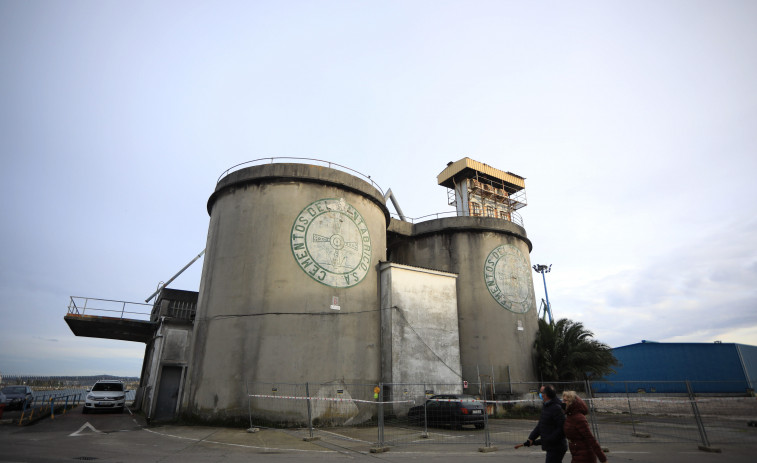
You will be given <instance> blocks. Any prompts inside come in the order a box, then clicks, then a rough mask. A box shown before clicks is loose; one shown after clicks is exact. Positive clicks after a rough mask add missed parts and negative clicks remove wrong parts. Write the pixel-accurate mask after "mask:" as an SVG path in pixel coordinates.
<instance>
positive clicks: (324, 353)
mask: <svg viewBox="0 0 757 463" xmlns="http://www.w3.org/2000/svg"><path fill="white" fill-rule="evenodd" d="M208 212H209V214H210V225H209V229H208V239H207V245H206V254H205V261H204V265H203V270H202V279H201V282H200V293H199V302H198V308H197V316H196V319H195V327H194V335H193V347H192V358H191V359H190V365H189V368H188V374H187V380H186V383H185V387H184V396H183V401H182V404H183V407H182V409H183V410H184V412H185V413H186V414H188V415H189V416H192V417H195V418H199V419H201V420H206V421H222V420H226V421H229V420H239V419H247V417H248V391H249V390H251V389H252V388H253V386H251V385H254V384H259V383H261V382H279V383H299V384H304V383H305V382H309V383H310V384H314V385H317V384H327V383H330V384H333V385H336V386H335V389H339V390H340V393H342V394H344V397H348V396H350V395H351V394H353V395H358V394H355V393H354V392H355V391H351V390H350V387H351V386H350V385H352V384H362V385H365V384H376V383H377V382H378V381H379V378H380V372H379V368H380V339H379V326H380V313H379V307H380V305H379V300H378V298H379V295H378V273H377V271H376V268H377V265H378V262H379V261H380V260H385V254H386V227H387V223H388V221H389V212H388V210H387V208H386V205H385V201H384V199H383V196H382V194H381V193H380V192H379V191H378V190H377V189H376V188H375V187H374V186H372V185H371V184H369V183H367V182H365V181H363V180H361V179H359V178H357V177H355V176H352V175H349V174H347V173H345V172H342V171H338V170H334V169H330V168H327V167H321V166H315V165H305V164H265V165H256V166H253V167H248V168H245V169H242V170H238V171H235V172H233V173H231V174H229V175H227V176H226V177H224V178H223V179H222V180H221V181H220V182H219V183H218V185H217V186H216V189H215V192H214V193H213V194H212V195H211V196H210V199H209V200H208ZM313 387H317V386H311V390H310V393H311V394H312V395H318V393H319V391H318V390H313ZM282 392H284V391H282ZM298 392H299V393H304V391H298ZM269 393H270V389H269ZM323 393H324V394H326V392H323ZM334 394H335V391H329V392H328V394H326V395H328V396H334ZM299 402H300V403H299V404H298V406H292V401H288V402H287V401H283V400H278V401H277V400H266V401H262V400H261V401H256V400H255V399H254V398H253V400H252V402H251V404H252V409H253V414H254V415H256V416H261V417H263V418H266V417H269V418H271V419H273V420H276V421H279V422H281V421H282V420H284V421H290V422H304V421H305V420H306V418H307V414H306V408H305V407H303V406H302V401H299ZM355 414H357V411H356V410H355ZM314 418H317V416H316V417H314ZM332 418H333V417H332ZM342 418H344V419H348V418H354V416H352V417H342Z"/></svg>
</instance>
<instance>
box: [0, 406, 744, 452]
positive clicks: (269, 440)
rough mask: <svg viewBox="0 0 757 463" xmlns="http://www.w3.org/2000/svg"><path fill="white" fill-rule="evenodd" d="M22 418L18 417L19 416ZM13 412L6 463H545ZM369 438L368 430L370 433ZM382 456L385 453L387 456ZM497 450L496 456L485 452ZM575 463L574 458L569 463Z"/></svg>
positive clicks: (428, 445)
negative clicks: (31, 417) (25, 421)
mask: <svg viewBox="0 0 757 463" xmlns="http://www.w3.org/2000/svg"><path fill="white" fill-rule="evenodd" d="M14 413H18V412H14ZM14 413H7V412H6V414H5V416H3V419H2V420H0V461H1V462H50V461H106V462H161V463H171V462H177V463H193V462H216V461H219V462H220V461H223V462H224V463H235V462H269V461H271V462H281V463H286V462H303V461H305V462H334V461H340V460H344V461H371V462H396V463H400V462H410V461H414V462H416V461H430V460H433V461H434V462H439V463H452V462H468V461H508V462H541V461H544V453H543V452H542V451H541V450H539V449H533V448H521V449H517V450H516V449H514V448H512V446H506V447H503V446H499V447H497V448H496V449H493V448H485V447H484V448H481V446H479V445H471V444H449V443H444V444H441V443H435V442H434V441H433V439H431V440H430V441H427V442H424V443H422V444H418V445H413V444H405V445H399V446H388V447H387V448H384V449H378V448H376V447H375V445H374V444H373V443H372V442H371V439H370V437H372V435H371V436H368V435H366V436H365V437H366V438H361V436H360V435H359V433H357V431H356V433H355V434H352V435H349V434H348V433H330V432H324V431H321V432H319V433H318V435H319V436H318V437H319V438H318V439H316V440H308V439H306V438H307V437H309V436H308V433H307V431H302V430H286V431H284V430H274V429H259V430H257V431H256V432H250V431H252V429H250V430H245V429H235V428H217V427H207V426H176V425H150V424H148V423H147V422H145V420H144V418H143V417H142V416H141V415H136V414H132V413H131V412H129V411H128V410H127V411H125V412H124V413H121V414H101V413H94V414H86V415H84V414H82V413H81V407H78V408H75V409H73V410H70V411H68V412H67V413H65V414H59V415H56V416H55V417H54V418H50V417H47V418H44V419H41V420H39V421H36V422H34V423H33V424H30V425H25V426H19V425H18V424H16V423H17V418H16V419H15V420H14ZM365 432H366V433H368V432H370V431H368V430H366V431H365ZM382 450H385V451H382ZM481 450H493V451H481ZM609 450H610V451H609V453H608V454H607V455H608V460H609V461H610V462H626V461H633V462H650V463H671V462H687V463H688V462H690V463H710V462H719V463H721V462H722V463H724V462H729V463H730V462H736V463H739V462H745V463H746V462H749V463H751V462H753V461H755V457H754V455H755V454H757V446H755V445H753V444H745V445H729V446H728V447H723V448H720V450H721V452H720V453H711V452H705V451H702V450H698V449H697V447H696V445H692V444H690V443H689V444H623V445H613V447H612V448H610V449H609ZM563 461H565V462H566V463H567V462H569V461H570V455H569V454H568V455H566V457H565V458H564V460H563Z"/></svg>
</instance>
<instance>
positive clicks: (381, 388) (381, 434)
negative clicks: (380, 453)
mask: <svg viewBox="0 0 757 463" xmlns="http://www.w3.org/2000/svg"><path fill="white" fill-rule="evenodd" d="M378 387H379V402H378V407H379V408H378V438H379V441H378V445H379V448H383V447H384V383H379V385H378Z"/></svg>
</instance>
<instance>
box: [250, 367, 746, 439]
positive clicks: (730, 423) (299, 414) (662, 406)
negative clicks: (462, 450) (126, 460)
mask: <svg viewBox="0 0 757 463" xmlns="http://www.w3.org/2000/svg"><path fill="white" fill-rule="evenodd" d="M649 383H650V382H644V383H643V384H649ZM654 383H655V384H662V383H673V382H669V381H668V382H665V381H656V382H654ZM678 383H679V384H666V387H665V388H668V387H670V388H673V389H674V390H683V391H687V392H685V393H657V392H651V389H652V388H651V387H650V386H648V385H647V386H646V387H644V386H640V385H641V384H642V383H641V382H628V384H627V386H628V387H627V390H628V392H626V393H622V394H618V393H613V394H608V393H597V392H596V390H597V389H600V387H599V386H600V385H601V384H602V383H597V382H576V383H554V386H555V388H556V389H557V390H558V394H560V393H561V392H562V391H567V390H573V391H576V392H577V394H578V395H579V396H580V397H581V398H583V399H584V400H585V401H586V403H587V404H588V406H589V408H590V413H589V416H588V419H589V422H590V424H591V427H592V431H593V433H594V435H595V436H596V437H597V439H598V440H599V441H600V443H601V444H602V445H603V446H608V445H612V444H620V443H622V444H632V443H646V444H649V443H687V442H688V443H691V444H692V445H694V446H699V447H701V448H713V447H716V446H719V445H723V444H734V445H744V444H747V443H749V444H757V427H751V426H749V425H748V423H750V422H751V421H754V420H757V398H755V397H754V394H753V393H752V392H750V391H744V393H743V394H733V393H731V394H724V395H719V394H717V393H707V394H697V393H695V392H694V391H695V390H697V388H699V389H703V385H702V384H696V383H695V382H687V381H682V382H678ZM540 386H541V384H540V383H525V382H520V383H508V384H507V385H497V384H491V383H482V384H478V383H472V384H350V383H344V382H334V383H325V384H323V383H318V384H316V383H303V384H291V383H275V382H255V383H247V384H246V388H247V399H248V407H249V419H250V428H260V427H277V428H285V429H288V430H289V432H292V433H294V434H297V435H298V436H301V437H303V438H305V439H317V438H322V439H329V440H332V441H333V440H337V441H340V442H341V443H342V445H349V446H358V447H359V446H363V447H370V448H385V447H392V446H406V445H424V444H427V443H428V444H430V443H433V444H446V443H449V444H470V445H475V446H478V447H479V448H482V449H485V448H488V447H494V446H507V445H515V444H518V443H522V442H523V441H525V440H526V438H527V437H528V434H529V433H530V431H531V430H532V429H533V427H534V426H535V425H536V420H538V416H539V413H540V411H541V406H542V401H541V399H539V397H538V390H539V387H540ZM665 388H663V389H665ZM681 388H682V389H681ZM497 390H500V391H504V390H507V391H513V390H514V391H521V392H507V393H497V392H492V391H497ZM642 391H643V392H642ZM460 394H464V395H467V397H460V396H459V395H460Z"/></svg>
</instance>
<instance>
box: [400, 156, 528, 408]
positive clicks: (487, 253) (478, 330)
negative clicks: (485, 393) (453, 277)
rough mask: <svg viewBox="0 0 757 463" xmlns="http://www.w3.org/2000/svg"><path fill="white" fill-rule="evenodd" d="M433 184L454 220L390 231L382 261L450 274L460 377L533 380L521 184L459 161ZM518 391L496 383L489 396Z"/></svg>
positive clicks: (493, 380)
mask: <svg viewBox="0 0 757 463" xmlns="http://www.w3.org/2000/svg"><path fill="white" fill-rule="evenodd" d="M438 182H439V184H440V185H442V186H446V187H448V188H449V190H450V194H449V198H450V204H452V205H454V206H456V209H457V214H456V215H457V216H455V217H448V218H441V219H436V220H430V221H426V222H420V223H416V224H414V225H413V226H412V228H408V227H400V226H396V227H395V226H390V228H389V252H388V253H389V259H390V260H391V261H392V262H397V263H400V264H406V265H412V266H418V267H425V268H431V269H437V270H441V271H444V272H450V273H454V274H457V275H458V278H457V283H456V284H457V312H458V329H459V336H460V359H461V364H462V376H463V378H462V379H463V380H465V381H468V382H471V383H478V382H479V381H481V382H484V383H499V384H502V383H509V382H510V381H511V380H512V381H532V380H535V377H536V374H535V364H534V355H533V343H534V340H535V336H536V332H537V331H538V314H537V310H536V305H535V300H534V287H533V279H532V276H531V263H530V259H529V253H530V251H531V248H532V245H531V242H530V241H529V239H528V237H527V236H526V230H525V229H524V228H523V227H522V226H521V225H519V224H518V222H520V223H522V222H521V221H520V219H519V216H518V215H517V212H516V211H517V209H519V208H520V207H523V206H525V194H524V188H525V184H524V179H523V178H522V177H519V176H517V175H515V174H511V173H509V172H503V171H500V170H497V169H494V168H492V167H490V166H487V165H486V164H482V163H479V162H477V161H473V160H472V159H469V158H464V159H461V160H460V161H457V162H455V163H450V164H449V165H448V167H447V169H445V170H444V171H443V172H442V173H441V174H440V175H439V177H438ZM392 225H400V224H395V223H393V224H392ZM524 388H525V386H523V387H520V386H517V385H514V386H513V385H511V386H510V387H509V388H508V389H504V390H503V387H502V386H498V389H497V390H496V392H497V393H498V394H499V393H502V392H514V393H522V392H526V391H525V390H521V389H524Z"/></svg>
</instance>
